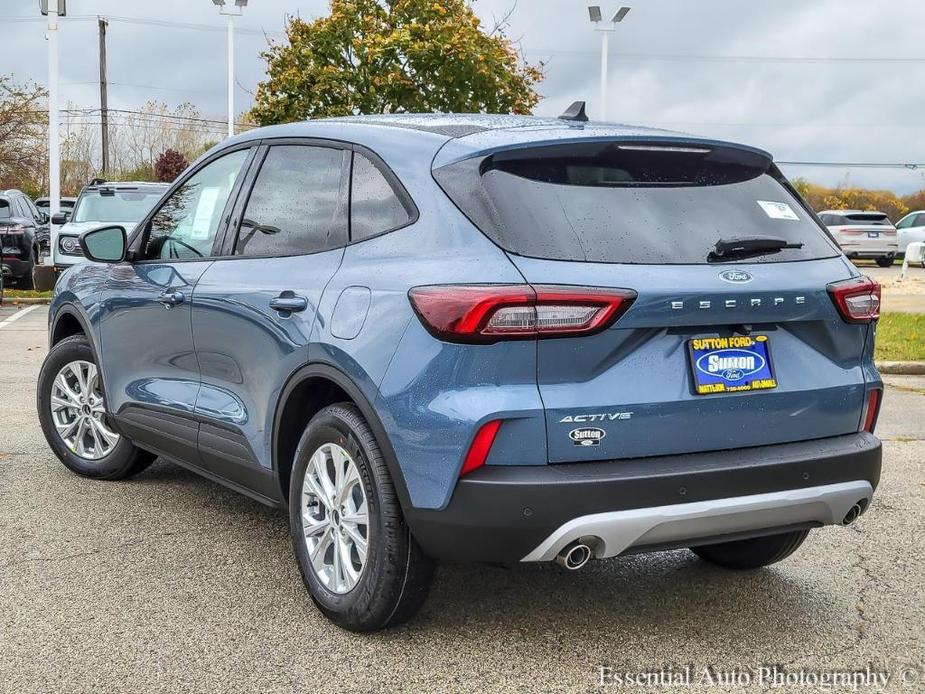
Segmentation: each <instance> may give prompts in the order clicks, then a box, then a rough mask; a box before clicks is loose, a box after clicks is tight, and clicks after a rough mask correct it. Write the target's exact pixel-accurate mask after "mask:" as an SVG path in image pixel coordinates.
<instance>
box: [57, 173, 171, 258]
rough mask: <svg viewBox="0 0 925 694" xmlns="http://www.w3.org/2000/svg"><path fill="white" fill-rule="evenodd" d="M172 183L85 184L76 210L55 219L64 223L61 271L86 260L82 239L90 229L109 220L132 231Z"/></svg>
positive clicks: (59, 237) (60, 239)
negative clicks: (83, 234)
mask: <svg viewBox="0 0 925 694" xmlns="http://www.w3.org/2000/svg"><path fill="white" fill-rule="evenodd" d="M168 187H169V186H168V185H167V184H166V183H150V182H146V181H145V182H134V181H129V182H106V181H101V180H94V181H93V182H91V183H90V184H89V185H87V186H85V187H84V189H83V190H82V191H81V192H80V196H79V197H78V198H77V203H76V204H75V205H74V209H73V212H72V213H70V214H68V215H67V216H65V214H64V213H60V214H59V215H56V216H55V218H53V219H52V222H54V223H55V224H61V225H63V226H61V228H60V229H59V230H58V234H57V242H56V243H57V246H56V250H55V267H57V269H58V270H59V271H61V270H64V269H66V268H69V267H70V266H71V265H77V264H78V263H82V262H84V257H83V251H82V250H80V244H79V242H78V239H79V237H80V235H81V234H82V233H83V232H85V231H87V230H89V229H94V228H96V227H98V226H100V225H102V224H107V223H109V224H118V225H120V226H122V227H124V228H125V231H126V232H127V233H129V234H131V233H132V230H133V229H134V228H135V225H136V224H137V223H138V222H139V221H140V220H141V219H142V218H143V217H144V216H145V215H146V214H148V211H149V210H150V209H151V208H152V207H154V204H155V203H156V202H157V201H158V200H160V199H161V195H163V193H164V191H166V190H167V188H168Z"/></svg>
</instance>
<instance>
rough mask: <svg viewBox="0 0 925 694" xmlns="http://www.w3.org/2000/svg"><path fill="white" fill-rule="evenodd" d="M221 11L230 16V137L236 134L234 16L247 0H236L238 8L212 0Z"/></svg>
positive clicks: (223, 0)
mask: <svg viewBox="0 0 925 694" xmlns="http://www.w3.org/2000/svg"><path fill="white" fill-rule="evenodd" d="M212 4H214V5H217V6H218V9H219V13H220V14H223V15H225V16H226V17H228V137H231V136H232V135H234V18H235V17H240V16H241V14H242V13H243V11H244V8H245V7H247V0H234V6H235V7H236V8H237V10H230V9H226V8H227V7H228V6H227V5H226V4H225V0H212Z"/></svg>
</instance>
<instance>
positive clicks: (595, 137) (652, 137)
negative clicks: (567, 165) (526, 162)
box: [433, 124, 774, 170]
mask: <svg viewBox="0 0 925 694" xmlns="http://www.w3.org/2000/svg"><path fill="white" fill-rule="evenodd" d="M563 125H564V124H563ZM659 132H660V131H657V130H637V131H633V130H626V129H621V128H617V127H606V126H601V127H598V126H590V127H587V126H585V127H574V126H572V127H569V126H564V127H562V128H555V129H552V128H551V129H549V131H543V130H541V131H540V132H537V130H534V129H526V128H513V129H509V130H490V131H486V132H481V133H477V134H475V135H470V136H467V137H462V138H457V139H455V140H449V141H447V143H446V144H444V145H443V147H441V148H440V150H439V151H438V152H437V155H436V156H435V157H434V161H433V168H434V169H438V168H441V167H443V166H446V165H448V164H454V163H456V162H460V161H464V160H466V159H472V158H484V157H487V156H489V155H498V154H499V153H501V152H511V153H514V152H519V156H521V157H522V156H523V150H526V149H547V151H548V148H550V147H556V146H567V145H574V144H591V143H596V142H599V143H615V144H617V145H622V146H625V147H627V148H632V147H638V148H653V149H654V148H664V149H668V148H678V149H699V150H709V151H710V152H711V154H710V158H711V159H712V160H714V161H716V162H717V163H730V164H741V165H746V166H749V167H756V168H760V169H764V170H767V169H769V168H770V167H771V165H772V164H773V162H774V157H773V156H771V154H770V153H769V152H766V151H765V150H763V149H758V148H757V147H750V146H748V145H743V144H739V143H736V142H726V141H723V140H711V139H707V138H700V137H695V136H688V135H679V134H676V133H667V131H665V134H664V135H662V134H659ZM543 135H548V136H547V137H543ZM481 145H484V146H481Z"/></svg>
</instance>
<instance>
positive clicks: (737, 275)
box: [719, 270, 752, 284]
mask: <svg viewBox="0 0 925 694" xmlns="http://www.w3.org/2000/svg"><path fill="white" fill-rule="evenodd" d="M719 278H720V279H721V280H723V282H732V283H733V284H746V283H748V282H751V281H752V276H751V275H750V274H748V273H747V272H745V270H726V271H725V272H721V273H719Z"/></svg>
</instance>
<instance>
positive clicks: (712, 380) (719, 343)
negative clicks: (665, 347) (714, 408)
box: [687, 334, 777, 395]
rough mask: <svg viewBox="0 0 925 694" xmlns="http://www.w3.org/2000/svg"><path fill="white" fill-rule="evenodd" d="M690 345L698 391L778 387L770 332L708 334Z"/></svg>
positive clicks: (692, 370) (702, 392)
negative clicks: (727, 334) (765, 333)
mask: <svg viewBox="0 0 925 694" xmlns="http://www.w3.org/2000/svg"><path fill="white" fill-rule="evenodd" d="M687 348H688V357H689V363H690V367H691V374H692V376H693V383H694V393H696V394H697V395H713V394H719V393H743V392H749V391H755V390H771V389H772V388H777V379H776V378H775V377H774V365H773V363H772V362H771V348H770V340H769V339H768V336H767V335H764V334H757V335H730V336H728V337H719V336H717V335H705V336H703V337H695V338H692V339H690V340H688V341H687Z"/></svg>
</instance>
